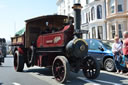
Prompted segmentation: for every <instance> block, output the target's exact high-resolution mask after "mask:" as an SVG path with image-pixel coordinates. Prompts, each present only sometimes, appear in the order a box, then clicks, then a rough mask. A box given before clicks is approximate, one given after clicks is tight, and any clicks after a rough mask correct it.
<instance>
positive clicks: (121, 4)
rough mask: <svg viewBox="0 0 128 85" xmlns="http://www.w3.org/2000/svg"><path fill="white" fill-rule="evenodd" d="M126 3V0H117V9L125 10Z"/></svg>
mask: <svg viewBox="0 0 128 85" xmlns="http://www.w3.org/2000/svg"><path fill="white" fill-rule="evenodd" d="M126 1H127V0H126ZM124 4H125V1H124V0H117V6H118V7H117V11H118V12H123V10H124Z"/></svg>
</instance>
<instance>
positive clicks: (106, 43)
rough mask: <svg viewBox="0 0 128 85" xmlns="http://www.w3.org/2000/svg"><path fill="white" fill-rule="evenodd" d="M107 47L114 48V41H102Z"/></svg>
mask: <svg viewBox="0 0 128 85" xmlns="http://www.w3.org/2000/svg"><path fill="white" fill-rule="evenodd" d="M101 43H102V44H103V45H104V47H105V48H107V49H109V50H112V44H113V43H112V42H111V41H101Z"/></svg>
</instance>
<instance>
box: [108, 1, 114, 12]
mask: <svg viewBox="0 0 128 85" xmlns="http://www.w3.org/2000/svg"><path fill="white" fill-rule="evenodd" d="M109 6H110V13H114V9H115V0H110V4H109Z"/></svg>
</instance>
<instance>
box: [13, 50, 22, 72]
mask: <svg viewBox="0 0 128 85" xmlns="http://www.w3.org/2000/svg"><path fill="white" fill-rule="evenodd" d="M23 68H24V57H23V56H22V55H21V54H20V53H19V51H15V53H14V69H15V70H16V71H17V72H21V71H23Z"/></svg>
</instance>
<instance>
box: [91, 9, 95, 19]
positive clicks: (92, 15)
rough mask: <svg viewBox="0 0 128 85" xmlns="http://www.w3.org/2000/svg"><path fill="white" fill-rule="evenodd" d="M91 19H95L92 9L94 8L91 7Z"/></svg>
mask: <svg viewBox="0 0 128 85" xmlns="http://www.w3.org/2000/svg"><path fill="white" fill-rule="evenodd" d="M91 18H92V20H94V19H95V9H94V7H92V9H91Z"/></svg>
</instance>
